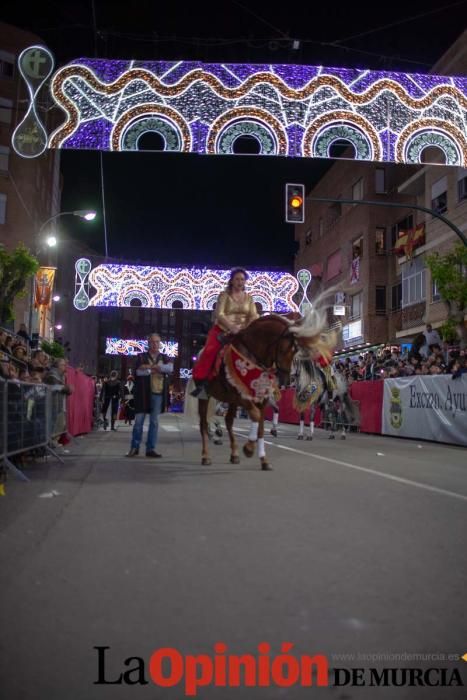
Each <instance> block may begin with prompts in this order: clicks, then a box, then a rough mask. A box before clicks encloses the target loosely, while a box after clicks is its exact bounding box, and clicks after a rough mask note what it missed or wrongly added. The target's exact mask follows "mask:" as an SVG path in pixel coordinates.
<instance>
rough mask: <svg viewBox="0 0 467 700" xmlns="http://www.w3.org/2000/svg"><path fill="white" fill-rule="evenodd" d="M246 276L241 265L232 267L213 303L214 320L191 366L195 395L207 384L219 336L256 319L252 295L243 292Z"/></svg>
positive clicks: (219, 342) (219, 340)
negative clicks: (226, 281)
mask: <svg viewBox="0 0 467 700" xmlns="http://www.w3.org/2000/svg"><path fill="white" fill-rule="evenodd" d="M247 279H248V275H247V273H246V272H245V270H244V269H243V268H241V267H236V268H234V269H233V270H232V271H231V273H230V279H229V282H228V284H227V287H226V289H225V291H224V292H221V293H220V294H219V296H218V298H217V303H216V320H215V323H214V326H213V327H212V328H211V330H210V331H209V333H208V337H207V339H206V345H205V346H204V348H203V351H202V353H201V355H200V357H199V359H198V360H197V362H196V363H195V365H194V367H193V380H194V382H195V384H196V389H195V390H194V391H192V392H191V393H192V396H198V394H200V393H201V391H202V390H203V389H204V388H206V387H207V384H208V381H209V378H210V377H209V375H210V373H211V370H212V368H213V365H214V362H215V360H216V357H217V354H218V352H219V350H220V349H221V347H222V344H223V343H222V336H223V335H224V334H226V333H231V334H236V333H238V331H240V330H242V329H243V328H246V327H247V326H248V325H249V324H250V323H251V322H252V321H254V320H255V319H256V318H259V316H258V312H257V310H256V305H255V302H254V301H253V297H251V296H250V295H249V294H247V293H246V292H245V283H246V280H247Z"/></svg>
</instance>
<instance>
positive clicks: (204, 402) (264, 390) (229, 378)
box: [198, 309, 334, 471]
mask: <svg viewBox="0 0 467 700" xmlns="http://www.w3.org/2000/svg"><path fill="white" fill-rule="evenodd" d="M325 325H326V322H325V314H324V313H323V311H322V310H314V309H311V310H309V311H308V312H307V314H306V316H305V317H303V318H300V320H296V319H290V318H287V317H286V316H281V315H279V314H269V315H267V316H262V317H261V318H258V319H256V320H254V321H253V322H252V323H250V325H249V326H247V327H246V328H244V329H243V330H241V331H239V332H238V333H237V334H236V335H234V336H231V337H230V342H229V343H228V344H227V345H226V346H225V347H224V348H223V350H222V351H221V355H220V359H219V360H218V362H217V365H216V367H217V371H216V373H215V375H214V376H212V378H211V379H210V380H209V381H208V386H207V393H206V395H204V396H203V395H202V394H201V395H200V397H199V398H198V410H199V427H200V432H201V438H202V454H201V464H202V465H210V464H212V462H211V459H210V457H209V450H208V445H209V436H208V418H207V416H208V403H209V398H210V397H212V398H214V399H216V400H217V401H222V402H223V403H227V404H228V410H227V414H226V416H225V424H226V428H227V433H228V435H229V439H230V453H231V454H230V462H231V463H232V464H239V463H240V457H239V454H238V447H237V442H236V439H235V434H234V432H233V422H234V418H235V415H236V412H237V408H238V407H239V406H241V407H243V408H244V409H245V410H246V412H247V414H248V416H249V418H250V420H251V428H250V433H249V436H248V440H247V442H246V444H245V445H244V446H243V453H244V455H245V456H246V457H248V458H250V457H252V456H253V454H254V451H255V445H256V443H258V455H259V458H260V464H261V469H262V470H263V471H269V470H270V469H271V466H270V464H269V462H268V459H267V457H266V451H265V445H264V409H265V407H266V405H267V404H268V402H270V401H272V402H274V401H275V398H277V393H278V385H277V380H276V374H277V372H283V373H285V374H289V372H290V368H291V365H292V361H293V359H294V357H295V356H297V355H298V356H299V359H298V360H297V361H298V362H299V363H300V362H302V361H304V359H303V358H306V359H307V358H308V356H309V353H311V352H312V350H313V348H317V347H319V348H321V349H323V348H326V349H327V348H328V347H329V346H330V345H331V344H332V342H333V340H334V334H333V333H324V328H325ZM331 338H332V340H331ZM323 351H324V350H323ZM299 388H303V389H304V387H299Z"/></svg>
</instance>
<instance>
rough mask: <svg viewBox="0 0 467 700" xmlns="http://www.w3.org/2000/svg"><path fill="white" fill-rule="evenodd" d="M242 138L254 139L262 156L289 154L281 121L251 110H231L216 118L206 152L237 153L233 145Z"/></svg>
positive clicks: (262, 112) (263, 112)
mask: <svg viewBox="0 0 467 700" xmlns="http://www.w3.org/2000/svg"><path fill="white" fill-rule="evenodd" d="M241 136H252V137H253V138H254V139H255V140H256V141H257V142H258V143H259V145H260V147H261V151H260V153H259V155H268V156H274V155H281V156H285V155H286V154H287V136H286V133H285V131H284V129H283V127H282V125H281V123H280V121H279V120H278V119H276V118H275V117H274V116H273V115H272V114H270V113H268V112H266V111H265V110H259V109H251V108H250V107H238V108H235V109H232V110H229V111H228V112H226V113H225V114H222V115H221V116H220V117H219V118H218V119H216V121H215V122H214V123H213V124H212V126H211V129H210V131H209V135H208V139H207V152H208V153H217V154H220V155H227V154H228V153H234V150H233V146H234V143H235V141H236V140H237V139H238V138H239V137H241Z"/></svg>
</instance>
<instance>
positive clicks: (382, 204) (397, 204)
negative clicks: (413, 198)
mask: <svg viewBox="0 0 467 700" xmlns="http://www.w3.org/2000/svg"><path fill="white" fill-rule="evenodd" d="M306 199H307V201H310V202H333V203H336V202H338V203H340V204H369V205H370V206H373V207H393V208H396V209H404V208H405V209H418V211H424V212H425V213H427V214H431V215H432V216H436V218H437V219H440V220H441V221H443V222H444V223H445V224H446V225H447V226H449V228H451V229H452V230H453V231H454V233H455V234H456V235H457V236H459V238H460V239H461V241H462V243H463V244H464V245H465V246H467V238H466V236H465V234H464V233H462V231H461V230H460V229H459V228H457V226H456V225H455V224H453V223H452V221H449V219H446V217H445V216H443V215H442V214H438V212H437V211H435V210H434V209H428V208H427V207H421V206H419V205H418V204H405V203H402V202H375V201H373V200H368V199H337V198H334V197H307V198H306Z"/></svg>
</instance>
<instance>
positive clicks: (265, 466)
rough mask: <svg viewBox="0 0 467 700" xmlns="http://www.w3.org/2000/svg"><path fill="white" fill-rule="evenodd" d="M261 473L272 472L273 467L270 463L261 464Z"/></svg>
mask: <svg viewBox="0 0 467 700" xmlns="http://www.w3.org/2000/svg"><path fill="white" fill-rule="evenodd" d="M261 471H263V472H272V467H271V465H270V464H269V462H263V463H262V464H261Z"/></svg>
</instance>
